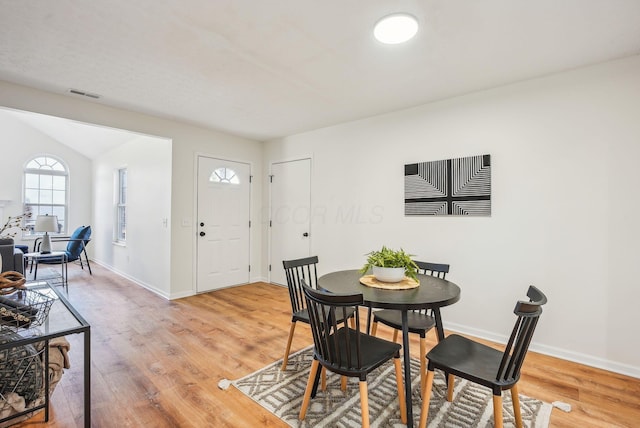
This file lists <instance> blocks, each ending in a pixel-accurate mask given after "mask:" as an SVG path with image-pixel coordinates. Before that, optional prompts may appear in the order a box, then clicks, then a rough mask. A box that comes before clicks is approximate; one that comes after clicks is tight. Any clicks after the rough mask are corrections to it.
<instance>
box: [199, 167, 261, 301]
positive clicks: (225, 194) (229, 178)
mask: <svg viewBox="0 0 640 428" xmlns="http://www.w3.org/2000/svg"><path fill="white" fill-rule="evenodd" d="M250 177H251V168H250V165H249V164H246V163H239V162H231V161H227V160H222V159H214V158H208V157H204V156H199V157H198V202H197V204H198V209H197V211H198V219H197V227H196V233H197V234H198V236H197V242H198V244H197V252H198V254H197V268H196V269H197V279H196V290H197V291H198V292H203V291H210V290H216V289H218V288H223V287H229V286H231V285H238V284H246V283H248V282H249V228H250V224H249V220H250V213H249V209H250V189H251V187H250Z"/></svg>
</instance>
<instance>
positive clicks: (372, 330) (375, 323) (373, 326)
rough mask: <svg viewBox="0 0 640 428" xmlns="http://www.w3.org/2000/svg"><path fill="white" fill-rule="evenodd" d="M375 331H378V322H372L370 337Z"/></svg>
mask: <svg viewBox="0 0 640 428" xmlns="http://www.w3.org/2000/svg"><path fill="white" fill-rule="evenodd" d="M376 331H378V321H374V322H373V324H371V336H375V335H376Z"/></svg>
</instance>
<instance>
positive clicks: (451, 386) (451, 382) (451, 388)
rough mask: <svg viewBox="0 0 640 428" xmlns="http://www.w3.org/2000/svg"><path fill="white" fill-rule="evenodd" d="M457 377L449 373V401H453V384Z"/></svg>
mask: <svg viewBox="0 0 640 428" xmlns="http://www.w3.org/2000/svg"><path fill="white" fill-rule="evenodd" d="M455 379H456V377H455V376H454V375H452V374H451V373H449V374H448V375H447V401H448V402H452V401H453V384H454V382H455Z"/></svg>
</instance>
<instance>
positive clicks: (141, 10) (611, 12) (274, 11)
mask: <svg viewBox="0 0 640 428" xmlns="http://www.w3.org/2000/svg"><path fill="white" fill-rule="evenodd" d="M397 11H402V12H408V13H411V14H413V15H415V16H416V17H417V18H418V20H419V22H420V24H421V28H420V30H419V32H418V35H417V37H416V38H415V39H413V40H412V41H410V42H409V43H407V44H404V45H382V44H380V43H378V42H376V41H375V40H374V39H373V36H372V28H373V25H374V23H375V22H376V21H377V20H378V19H379V18H380V17H382V16H384V15H387V14H389V13H392V12H397ZM639 53H640V1H639V0H536V1H531V0H526V1H525V0H412V1H410V0H394V1H389V0H323V1H318V0H288V1H285V0H269V1H264V0H162V1H160V0H108V1H107V0H92V1H87V0H56V1H42V0H0V79H1V80H6V81H10V82H15V83H18V84H23V85H27V86H32V87H36V88H40V89H44V90H47V91H52V92H57V93H66V91H67V90H68V89H69V88H74V89H78V90H81V91H85V92H89V93H95V94H99V95H101V98H100V99H99V100H96V101H93V102H97V103H102V104H107V105H111V106H115V107H121V108H125V109H130V110H134V111H140V112H144V113H149V114H153V115H158V116H162V117H168V118H175V119H178V120H182V121H187V122H190V123H195V124H198V125H203V126H206V127H210V128H215V129H219V130H223V131H227V132H230V133H233V134H236V135H240V136H245V137H248V138H252V139H257V140H267V139H270V138H274V137H279V136H285V135H291V134H294V133H298V132H302V131H306V130H311V129H316V128H320V127H324V126H328V125H333V124H336V123H341V122H345V121H350V120H355V119H359V118H363V117H368V116H372V115H376V114H381V113H385V112H389V111H394V110H399V109H403V108H407V107H412V106H416V105H420V104H424V103H428V102H431V101H434V100H439V99H443V98H448V97H452V96H456V95H461V94H464V93H469V92H473V91H478V90H482V89H486V88H491V87H495V86H500V85H504V84H508V83H512V82H516V81H521V80H525V79H530V78H533V77H537V76H541V75H546V74H550V73H555V72H559V71H563V70H567V69H572V68H576V67H581V66H584V65H588V64H593V63H597V62H602V61H607V60H611V59H615V58H621V57H624V56H629V55H637V54H639ZM69 96H76V95H69ZM83 99H87V100H90V99H89V98H83ZM0 104H1V100H0Z"/></svg>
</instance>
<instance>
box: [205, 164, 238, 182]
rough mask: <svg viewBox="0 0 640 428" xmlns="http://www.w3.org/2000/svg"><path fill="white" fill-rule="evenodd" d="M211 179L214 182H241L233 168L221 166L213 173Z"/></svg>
mask: <svg viewBox="0 0 640 428" xmlns="http://www.w3.org/2000/svg"><path fill="white" fill-rule="evenodd" d="M209 181H211V182H212V183H227V184H240V179H239V178H238V175H237V174H236V172H235V171H234V170H232V169H231V168H225V167H220V168H218V169H216V170H215V171H213V172H212V173H211V176H210V177H209Z"/></svg>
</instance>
